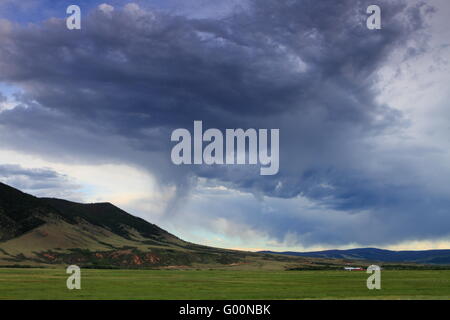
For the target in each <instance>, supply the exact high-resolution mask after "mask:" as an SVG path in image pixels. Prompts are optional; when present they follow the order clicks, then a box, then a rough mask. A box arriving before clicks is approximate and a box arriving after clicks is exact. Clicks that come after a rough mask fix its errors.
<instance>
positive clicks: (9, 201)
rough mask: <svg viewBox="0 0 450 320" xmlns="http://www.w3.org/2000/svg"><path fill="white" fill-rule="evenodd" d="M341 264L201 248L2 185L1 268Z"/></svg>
mask: <svg viewBox="0 0 450 320" xmlns="http://www.w3.org/2000/svg"><path fill="white" fill-rule="evenodd" d="M340 263H341V261H337V260H336V261H328V260H326V259H310V258H303V257H281V256H279V255H271V254H261V253H253V252H244V251H237V250H227V249H220V248H212V247H207V246H202V245H197V244H193V243H190V242H186V241H184V240H182V239H179V238H178V237H176V236H174V235H173V234H171V233H169V232H167V231H165V230H163V229H161V228H160V227H158V226H156V225H154V224H152V223H149V222H147V221H145V220H143V219H141V218H138V217H135V216H133V215H130V214H129V213H127V212H125V211H123V210H121V209H120V208H118V207H116V206H114V205H113V204H111V203H92V204H82V203H75V202H71V201H66V200H61V199H54V198H37V197H34V196H32V195H29V194H26V193H23V192H21V191H19V190H17V189H14V188H12V187H10V186H7V185H5V184H2V183H0V266H14V265H16V266H56V265H66V264H77V265H80V266H83V267H92V268H194V267H195V268H197V267H198V268H204V267H207V268H212V267H214V268H217V267H233V268H244V269H245V268H250V267H256V268H260V269H283V268H284V269H285V268H290V267H301V268H316V267H319V268H327V267H329V266H337V265H340Z"/></svg>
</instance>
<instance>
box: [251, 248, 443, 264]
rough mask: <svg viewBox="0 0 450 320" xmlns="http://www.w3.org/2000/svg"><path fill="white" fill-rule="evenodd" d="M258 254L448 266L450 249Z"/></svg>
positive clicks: (361, 249)
mask: <svg viewBox="0 0 450 320" xmlns="http://www.w3.org/2000/svg"><path fill="white" fill-rule="evenodd" d="M259 252H260V253H270V254H281V255H288V256H301V257H311V258H327V259H349V260H368V261H380V262H411V263H426V264H450V249H434V250H399V251H394V250H387V249H379V248H354V249H347V250H338V249H335V250H323V251H311V252H296V251H284V252H276V251H268V250H264V251H259Z"/></svg>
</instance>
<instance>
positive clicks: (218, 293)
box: [0, 268, 450, 300]
mask: <svg viewBox="0 0 450 320" xmlns="http://www.w3.org/2000/svg"><path fill="white" fill-rule="evenodd" d="M68 276H69V275H67V274H66V273H65V270H64V269H37V268H36V269H35V268H33V269H19V268H2V269H0V299H76V300H80V299H81V300H83V299H133V300H134V299H207V300H213V299H219V300H220V299H450V270H385V271H382V273H381V290H368V289H367V287H366V279H367V277H368V276H369V275H368V274H367V273H365V272H364V271H352V272H348V271H263V270H257V271H246V270H216V269H212V270H94V269H86V270H82V273H81V290H68V289H67V287H66V280H67V277H68Z"/></svg>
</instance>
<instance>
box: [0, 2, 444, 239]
mask: <svg viewBox="0 0 450 320" xmlns="http://www.w3.org/2000/svg"><path fill="white" fill-rule="evenodd" d="M378 2H379V5H380V6H381V7H382V8H383V29H382V30H379V31H373V30H368V29H367V28H366V18H367V14H366V12H365V11H366V8H367V6H368V5H370V4H371V3H370V2H369V1H353V0H344V1H328V0H323V1H312V0H310V1H288V0H284V1H269V0H258V1H249V2H247V3H246V5H245V6H244V7H241V8H236V9H234V10H231V11H230V12H229V13H227V15H225V16H220V17H192V16H188V15H178V14H177V15H176V14H171V13H168V12H166V11H159V10H153V9H150V8H146V7H143V6H138V5H137V4H128V5H125V6H123V7H113V6H110V5H105V4H103V5H101V6H99V7H97V8H95V9H92V10H90V11H89V12H86V13H84V16H83V20H82V21H83V22H82V23H83V25H82V30H79V31H69V30H67V29H66V28H65V21H64V20H63V19H56V18H55V19H49V20H46V21H44V22H42V23H36V24H28V25H24V24H17V23H15V22H13V21H9V20H2V21H1V22H0V41H1V45H0V82H4V83H8V84H13V85H14V86H16V87H18V88H20V93H19V94H17V95H16V97H15V99H16V100H17V103H18V104H17V106H16V107H15V108H12V109H8V110H3V111H0V132H1V135H2V137H3V139H2V141H1V142H0V143H1V145H3V146H4V147H5V148H12V149H18V150H26V152H29V153H33V154H38V155H40V156H42V157H48V158H53V159H55V158H62V159H65V161H68V162H74V163H90V164H92V163H94V164H95V163H98V164H102V163H128V164H130V165H133V166H136V167H139V168H142V169H144V170H148V171H149V172H151V173H152V174H153V175H154V176H155V177H156V178H157V179H158V181H159V183H160V184H162V185H173V186H176V188H177V193H176V194H177V198H176V199H174V203H173V204H172V205H169V208H171V210H172V209H173V210H175V209H177V210H178V211H180V210H181V209H180V208H179V207H178V206H177V205H176V204H177V200H180V199H183V201H184V200H186V199H187V198H189V190H190V189H191V188H193V187H194V186H195V185H196V183H197V182H198V179H199V178H201V179H202V181H207V184H209V185H215V186H217V185H220V186H224V187H226V188H228V189H229V190H233V191H240V192H248V193H251V194H253V195H254V196H256V199H257V200H256V201H253V202H252V201H251V200H248V199H246V200H245V201H244V200H243V201H238V200H237V198H235V199H228V200H227V201H225V202H224V203H222V208H216V210H215V211H213V212H211V210H208V209H207V207H202V205H200V204H197V205H193V206H194V207H196V206H197V208H198V209H199V216H198V217H197V218H198V219H201V218H200V216H205V217H207V216H208V215H209V218H211V219H213V218H214V219H215V218H226V219H229V220H231V221H234V222H240V223H242V224H244V225H246V226H249V228H253V229H256V230H260V231H262V232H266V233H267V234H269V235H270V236H271V237H274V238H276V239H280V240H281V239H283V238H284V237H285V236H286V233H287V232H290V233H295V234H297V239H298V241H299V242H302V243H306V244H316V243H330V244H345V243H350V242H358V243H361V244H364V243H381V242H383V243H389V242H396V241H401V240H408V239H416V238H433V237H443V236H448V235H449V230H450V229H449V226H450V216H449V215H448V209H447V208H450V206H449V205H450V203H449V202H450V200H448V199H449V197H448V195H449V194H448V193H447V192H448V189H447V188H442V186H441V185H440V184H438V185H437V186H436V188H429V187H426V186H425V185H424V181H426V180H427V172H428V171H427V170H428V169H423V166H424V164H423V163H421V161H420V159H417V157H416V156H415V154H417V152H418V149H419V147H417V146H409V145H402V144H400V145H398V146H397V149H395V150H390V149H389V148H387V147H386V145H387V141H389V139H390V137H393V136H398V135H401V133H402V132H403V130H404V129H405V128H407V126H408V119H407V118H406V117H405V116H404V115H403V114H402V112H401V111H400V110H398V109H396V108H394V106H391V105H389V104H386V103H380V102H379V101H378V99H377V96H378V94H379V91H378V90H379V88H378V87H377V86H376V84H377V82H378V81H379V70H380V69H381V68H382V67H383V66H384V65H385V64H386V63H387V62H388V60H389V58H390V57H391V56H392V55H400V56H401V60H408V59H413V58H414V57H415V56H417V55H420V54H422V53H423V52H425V51H426V50H427V42H426V39H427V34H426V21H427V20H426V18H427V16H428V15H430V14H432V12H433V10H432V8H431V7H429V6H427V5H425V4H423V3H416V4H411V3H409V4H408V3H407V2H406V1H396V2H395V3H392V2H391V1H378ZM0 100H1V98H0ZM194 120H202V121H203V124H204V126H205V127H206V128H219V129H225V128H244V129H245V128H268V129H270V128H279V129H280V172H279V174H278V175H276V176H273V177H261V176H260V175H259V173H258V172H259V170H258V169H257V168H255V167H253V166H237V165H236V166H184V167H183V166H182V167H176V166H174V165H173V164H172V163H171V161H170V149H171V147H172V146H173V145H172V143H171V142H170V133H171V132H172V130H174V129H176V128H188V129H191V128H192V125H193V121H194ZM430 154H434V153H433V152H431V153H430ZM430 161H431V160H430ZM428 165H429V164H428V163H427V166H428ZM438 166H440V164H439V165H438ZM448 169H449V168H448V167H443V168H442V170H443V172H446V173H448V172H449V170H448ZM424 170H425V171H424ZM418 171H420V172H422V173H423V174H418V173H417V172H418ZM419 175H420V177H418V176H419ZM428 182H429V181H428ZM207 197H209V195H208V196H207ZM298 198H304V199H308V200H309V201H312V202H313V203H315V204H316V205H317V207H318V208H321V209H322V210H323V211H321V212H317V217H314V218H311V216H310V215H309V214H308V215H307V216H305V214H304V213H302V212H298V211H297V210H298V209H296V205H295V201H293V199H294V200H295V199H298ZM264 199H265V200H264ZM283 201H285V202H283ZM245 203H247V204H248V205H246V204H245ZM250 203H251V204H250ZM267 203H274V204H275V203H276V205H274V209H273V210H275V212H276V213H274V214H265V213H264V208H265V207H266V206H267ZM231 208H233V210H231ZM242 208H246V209H247V210H243V209H242ZM200 209H201V210H200ZM208 211H209V212H208ZM230 211H232V213H230ZM331 212H332V213H331ZM348 225H352V227H351V230H353V232H352V233H351V234H349V232H348V230H349V227H348ZM358 230H359V231H358ZM361 230H370V231H369V232H361Z"/></svg>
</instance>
